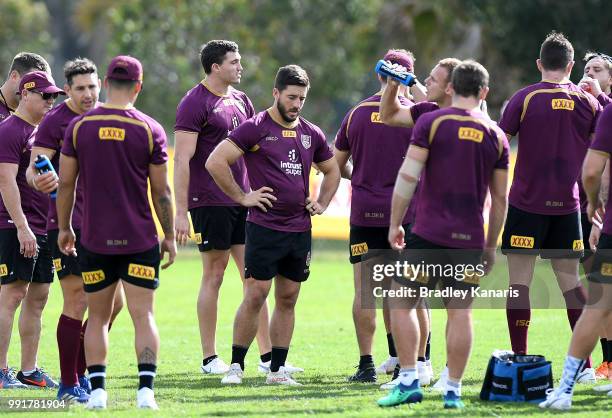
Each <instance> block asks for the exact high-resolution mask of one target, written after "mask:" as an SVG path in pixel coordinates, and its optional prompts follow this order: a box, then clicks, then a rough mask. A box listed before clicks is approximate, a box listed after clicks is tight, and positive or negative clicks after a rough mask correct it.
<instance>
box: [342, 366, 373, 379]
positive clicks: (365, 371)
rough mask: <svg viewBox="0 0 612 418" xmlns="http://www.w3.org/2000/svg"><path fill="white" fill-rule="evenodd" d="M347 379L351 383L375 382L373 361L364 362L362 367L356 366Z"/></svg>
mask: <svg viewBox="0 0 612 418" xmlns="http://www.w3.org/2000/svg"><path fill="white" fill-rule="evenodd" d="M347 380H348V381H349V382H353V383H376V366H374V363H369V364H364V365H363V367H359V366H357V371H356V372H355V374H354V375H352V376H350V377H349V378H348V379H347Z"/></svg>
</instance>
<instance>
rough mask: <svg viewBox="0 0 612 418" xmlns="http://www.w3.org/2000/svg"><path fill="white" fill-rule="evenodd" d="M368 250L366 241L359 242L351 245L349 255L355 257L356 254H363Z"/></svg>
mask: <svg viewBox="0 0 612 418" xmlns="http://www.w3.org/2000/svg"><path fill="white" fill-rule="evenodd" d="M367 252H368V243H367V242H361V243H359V244H353V245H351V255H352V256H353V257H357V256H358V255H364V254H366V253H367Z"/></svg>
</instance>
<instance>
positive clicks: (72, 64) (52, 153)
mask: <svg viewBox="0 0 612 418" xmlns="http://www.w3.org/2000/svg"><path fill="white" fill-rule="evenodd" d="M64 76H65V77H66V84H65V85H64V91H65V92H66V94H67V95H68V100H66V101H64V102H63V103H62V104H60V105H59V106H57V107H55V108H54V109H52V110H51V111H50V112H49V113H48V114H47V115H46V116H45V118H44V119H43V121H42V122H41V123H40V126H39V127H38V131H37V132H36V136H35V139H34V146H33V148H32V155H31V156H30V166H29V167H28V171H27V172H26V177H27V178H28V183H29V184H30V186H32V187H34V189H36V190H39V191H43V192H45V193H48V192H50V191H53V190H55V189H56V188H57V175H55V174H53V173H45V174H42V175H37V173H36V168H35V167H34V160H36V157H37V156H38V155H46V156H47V157H48V158H49V159H50V160H51V163H52V164H53V167H55V170H56V171H57V172H59V155H60V150H61V146H62V142H63V140H64V133H65V131H66V127H67V126H68V124H69V123H70V121H72V119H74V118H75V117H77V116H79V115H81V114H83V113H85V112H87V111H89V110H91V109H93V108H95V107H96V105H97V102H98V96H99V94H100V79H99V77H98V72H97V69H96V65H95V64H94V63H93V62H92V61H90V60H88V59H86V58H77V59H75V60H74V61H68V62H67V63H66V64H65V65H64ZM82 192H83V190H82V184H81V183H78V186H77V197H76V199H77V200H76V202H77V203H76V205H75V209H74V211H73V213H72V228H73V229H74V230H75V233H76V236H77V242H76V245H77V248H78V249H80V245H81V242H80V237H81V217H82V211H83V196H82ZM47 234H48V236H49V248H50V251H51V257H52V258H53V264H54V266H55V272H56V273H57V277H58V279H59V282H60V286H61V288H62V296H63V299H64V305H63V308H62V314H61V316H60V318H59V321H58V324H57V345H58V352H59V360H60V371H61V383H60V387H59V389H58V393H57V397H58V399H66V400H76V401H78V402H81V403H84V402H86V401H87V399H88V398H89V396H88V395H87V392H89V391H90V385H89V379H88V378H87V376H85V371H86V367H87V363H86V361H85V348H84V346H83V340H84V336H85V330H86V329H87V321H85V323H83V317H84V315H85V310H86V309H87V299H86V297H85V291H84V290H83V278H82V277H81V268H80V266H79V263H78V259H77V257H72V256H68V255H65V254H62V253H61V251H60V249H59V247H58V246H57V236H58V225H57V206H56V205H55V199H52V200H51V202H50V204H49V213H48V215H47ZM77 253H78V250H77ZM122 306H123V298H122V294H121V288H120V287H119V286H118V287H117V293H116V294H115V300H114V304H113V317H112V319H114V318H115V317H116V316H117V314H118V313H119V311H120V310H121V307H122ZM111 321H112V320H111Z"/></svg>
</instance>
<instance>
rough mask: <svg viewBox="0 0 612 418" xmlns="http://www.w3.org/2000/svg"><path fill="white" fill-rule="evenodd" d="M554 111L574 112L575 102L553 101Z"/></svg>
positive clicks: (565, 100) (566, 100)
mask: <svg viewBox="0 0 612 418" xmlns="http://www.w3.org/2000/svg"><path fill="white" fill-rule="evenodd" d="M552 108H553V109H554V110H574V101H573V100H569V99H552Z"/></svg>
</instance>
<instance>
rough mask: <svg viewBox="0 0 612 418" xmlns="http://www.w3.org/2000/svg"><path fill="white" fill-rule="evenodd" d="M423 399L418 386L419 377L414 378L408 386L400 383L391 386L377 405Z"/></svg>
mask: <svg viewBox="0 0 612 418" xmlns="http://www.w3.org/2000/svg"><path fill="white" fill-rule="evenodd" d="M422 400H423V391H422V390H421V388H420V386H419V379H414V381H413V382H412V384H411V385H410V386H404V385H402V384H401V383H400V384H398V385H397V386H395V387H394V388H393V390H392V391H391V392H389V394H388V395H387V396H385V397H382V398H380V399H379V400H378V401H377V403H378V406H383V407H384V406H397V405H400V404H403V403H417V402H421V401H422Z"/></svg>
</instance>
